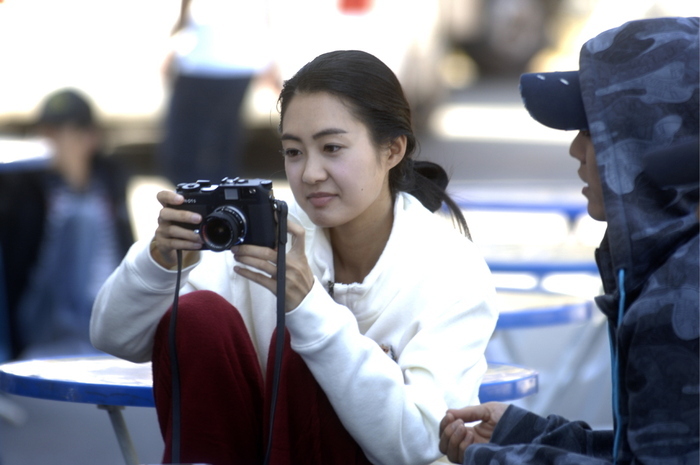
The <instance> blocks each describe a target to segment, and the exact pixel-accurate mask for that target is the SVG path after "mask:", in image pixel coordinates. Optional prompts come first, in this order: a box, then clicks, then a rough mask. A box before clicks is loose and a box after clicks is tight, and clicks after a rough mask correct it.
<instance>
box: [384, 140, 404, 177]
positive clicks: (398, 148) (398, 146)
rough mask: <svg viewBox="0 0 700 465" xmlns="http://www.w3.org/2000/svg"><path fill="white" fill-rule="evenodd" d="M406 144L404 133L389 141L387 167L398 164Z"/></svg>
mask: <svg viewBox="0 0 700 465" xmlns="http://www.w3.org/2000/svg"><path fill="white" fill-rule="evenodd" d="M406 144H407V139H406V136H405V135H401V136H399V137H397V138H396V139H394V140H393V141H391V142H390V143H389V146H388V147H387V152H388V158H387V162H388V164H389V169H391V168H393V167H394V166H396V165H398V164H399V163H400V162H401V160H403V157H404V155H406Z"/></svg>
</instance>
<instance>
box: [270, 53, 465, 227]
mask: <svg viewBox="0 0 700 465" xmlns="http://www.w3.org/2000/svg"><path fill="white" fill-rule="evenodd" d="M313 92H328V93H329V94H332V95H335V96H337V97H338V98H340V99H342V100H343V101H344V102H345V103H346V104H348V106H349V108H350V110H351V111H352V112H353V114H354V116H355V117H356V118H358V119H359V120H360V121H362V122H363V123H364V124H365V126H367V128H368V130H369V133H370V135H371V137H372V140H373V142H374V144H375V145H377V146H382V145H385V144H389V143H391V142H392V141H394V140H396V138H397V137H401V136H406V154H405V156H404V157H403V159H402V160H401V162H399V164H398V165H396V166H395V167H394V168H392V169H391V171H390V172H389V189H390V191H391V195H392V197H395V196H396V193H397V192H399V191H405V192H408V193H409V194H411V195H413V196H415V197H416V198H417V199H418V200H420V201H421V203H422V204H423V205H424V206H425V207H426V208H428V209H429V210H430V211H432V212H435V211H437V210H438V209H440V208H441V207H442V205H443V203H444V204H445V205H447V207H448V209H449V210H450V212H451V214H452V217H453V219H454V220H455V221H456V222H457V224H458V226H459V228H460V230H461V231H462V232H463V233H464V234H465V235H466V236H467V237H470V236H469V228H468V227H467V221H466V220H465V219H464V215H462V211H461V210H460V208H459V206H458V205H457V204H456V203H455V202H454V201H453V200H452V199H451V198H450V196H449V195H447V192H445V188H446V187H447V182H448V178H447V173H445V170H444V169H443V168H442V167H440V166H439V165H437V164H435V163H432V162H415V161H414V160H413V156H414V153H415V151H416V147H417V141H416V136H415V134H414V133H413V127H412V124H411V109H410V106H409V104H408V101H407V100H406V97H405V96H404V93H403V89H402V88H401V84H400V83H399V80H398V78H397V77H396V75H395V74H394V73H393V71H391V69H389V67H387V66H386V65H385V64H384V63H382V61H380V60H379V59H378V58H376V57H375V56H373V55H371V54H369V53H366V52H362V51H357V50H343V51H335V52H329V53H325V54H323V55H320V56H318V57H316V58H315V59H314V60H313V61H311V62H309V63H307V64H306V65H305V66H304V67H303V68H301V69H300V70H299V71H298V72H297V73H296V74H295V75H294V77H292V78H291V79H289V80H288V81H285V83H284V86H283V87H282V92H281V93H280V96H279V100H278V104H279V108H280V131H281V130H282V125H283V122H284V115H285V112H286V110H287V107H288V106H289V103H290V102H291V100H292V98H293V97H294V95H296V94H298V93H313Z"/></svg>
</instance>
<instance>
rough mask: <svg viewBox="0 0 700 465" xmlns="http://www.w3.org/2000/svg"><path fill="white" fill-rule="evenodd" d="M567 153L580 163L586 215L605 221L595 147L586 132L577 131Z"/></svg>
mask: <svg viewBox="0 0 700 465" xmlns="http://www.w3.org/2000/svg"><path fill="white" fill-rule="evenodd" d="M569 153H570V154H571V156H572V157H574V158H575V159H577V160H578V161H579V162H581V166H580V167H579V169H578V176H579V177H580V178H581V180H582V181H583V182H585V183H586V185H585V186H584V187H583V191H582V193H583V195H584V196H585V197H586V198H587V199H588V214H589V215H591V218H593V219H594V220H598V221H605V203H604V202H603V186H602V184H601V182H600V174H599V173H598V164H597V162H596V154H595V147H593V141H592V140H591V134H590V133H589V132H588V131H579V133H578V135H577V136H576V137H575V138H574V140H573V142H571V147H569Z"/></svg>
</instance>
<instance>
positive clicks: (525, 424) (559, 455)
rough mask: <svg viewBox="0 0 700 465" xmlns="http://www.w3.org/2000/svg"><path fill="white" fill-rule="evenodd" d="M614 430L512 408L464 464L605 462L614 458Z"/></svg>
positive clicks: (467, 454)
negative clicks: (596, 427)
mask: <svg viewBox="0 0 700 465" xmlns="http://www.w3.org/2000/svg"><path fill="white" fill-rule="evenodd" d="M612 448H613V432H612V431H609V430H608V431H593V430H591V428H590V427H589V426H588V425H587V424H586V423H584V422H580V421H568V420H566V419H564V418H562V417H560V416H557V415H550V416H548V417H547V418H543V417H541V416H539V415H536V414H534V413H531V412H528V411H527V410H524V409H521V408H519V407H516V406H514V405H511V406H509V407H508V409H507V410H506V412H505V413H504V414H503V417H501V420H500V421H499V422H498V425H497V426H496V429H495V430H494V432H493V436H492V438H491V442H490V443H488V444H478V445H473V446H471V447H469V448H467V450H466V452H465V454H464V463H465V464H467V463H497V464H499V465H510V464H513V465H515V464H525V465H527V464H533V465H534V464H538V465H539V464H542V465H544V464H559V463H561V464H565V463H571V464H574V463H575V464H581V465H594V464H595V465H598V464H600V465H602V464H609V463H610V462H611V460H612Z"/></svg>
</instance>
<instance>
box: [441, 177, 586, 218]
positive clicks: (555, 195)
mask: <svg viewBox="0 0 700 465" xmlns="http://www.w3.org/2000/svg"><path fill="white" fill-rule="evenodd" d="M448 191H449V193H450V195H451V196H452V198H453V199H455V202H457V205H459V207H460V208H461V209H463V210H490V211H517V212H530V213H546V212H557V213H562V214H564V215H566V217H567V218H568V219H569V220H570V221H573V220H574V219H576V218H577V217H579V216H580V215H583V214H587V213H588V211H587V205H588V204H587V201H586V199H585V197H584V196H583V195H582V194H581V190H580V187H578V186H576V185H572V184H571V183H569V182H566V183H549V184H542V186H540V187H537V188H533V187H532V183H518V182H489V183H476V182H472V183H465V182H462V183H460V182H454V183H450V185H449V187H448Z"/></svg>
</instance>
